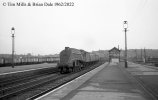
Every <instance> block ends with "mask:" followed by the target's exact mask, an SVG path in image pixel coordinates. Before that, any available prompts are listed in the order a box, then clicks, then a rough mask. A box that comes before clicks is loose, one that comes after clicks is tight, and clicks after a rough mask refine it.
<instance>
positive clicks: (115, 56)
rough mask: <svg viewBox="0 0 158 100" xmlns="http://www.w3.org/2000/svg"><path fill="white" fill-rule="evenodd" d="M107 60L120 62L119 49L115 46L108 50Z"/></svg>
mask: <svg viewBox="0 0 158 100" xmlns="http://www.w3.org/2000/svg"><path fill="white" fill-rule="evenodd" d="M109 62H120V50H119V49H118V48H116V47H114V48H112V49H111V50H109Z"/></svg>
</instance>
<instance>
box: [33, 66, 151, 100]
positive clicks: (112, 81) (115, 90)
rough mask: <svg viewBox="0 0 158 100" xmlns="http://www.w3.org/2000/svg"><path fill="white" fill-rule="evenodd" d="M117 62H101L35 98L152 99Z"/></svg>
mask: <svg viewBox="0 0 158 100" xmlns="http://www.w3.org/2000/svg"><path fill="white" fill-rule="evenodd" d="M123 70H124V69H122V68H121V67H120V66H119V65H118V64H116V63H110V64H103V65H102V66H100V67H98V68H97V69H95V71H94V70H93V72H91V73H88V74H86V75H84V76H82V77H80V78H78V79H76V80H74V81H72V82H70V83H68V84H66V85H64V86H62V87H60V88H58V89H56V90H54V91H52V92H49V93H47V94H45V95H43V96H42V97H40V98H38V99H36V100H152V98H151V97H150V96H149V95H148V94H147V93H146V92H145V91H144V90H143V89H142V88H141V87H140V86H139V85H138V83H137V82H136V80H134V79H133V78H131V77H130V76H129V74H128V75H127V73H125V71H123Z"/></svg>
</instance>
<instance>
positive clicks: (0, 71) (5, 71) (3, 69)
mask: <svg viewBox="0 0 158 100" xmlns="http://www.w3.org/2000/svg"><path fill="white" fill-rule="evenodd" d="M56 65H57V64H56V63H43V64H33V65H22V66H15V67H14V68H12V67H11V66H10V67H9V66H8V67H0V75H3V74H9V73H16V72H20V71H29V70H36V69H40V68H47V67H55V66H56Z"/></svg>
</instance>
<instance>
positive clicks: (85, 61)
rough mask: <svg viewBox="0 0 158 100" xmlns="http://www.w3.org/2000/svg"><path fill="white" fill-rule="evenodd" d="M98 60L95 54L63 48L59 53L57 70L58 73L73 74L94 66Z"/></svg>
mask: <svg viewBox="0 0 158 100" xmlns="http://www.w3.org/2000/svg"><path fill="white" fill-rule="evenodd" d="M99 60H100V58H99V55H96V54H95V53H90V52H86V51H84V50H78V49H75V48H69V47H65V49H64V50H62V51H61V52H60V62H59V63H58V69H59V72H60V73H68V72H74V71H77V70H81V69H82V68H84V67H86V66H88V65H91V64H94V63H96V62H98V61H99Z"/></svg>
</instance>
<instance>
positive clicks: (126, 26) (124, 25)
mask: <svg viewBox="0 0 158 100" xmlns="http://www.w3.org/2000/svg"><path fill="white" fill-rule="evenodd" d="M123 28H124V31H125V68H127V67H128V65H127V35H126V32H127V28H128V22H127V21H124V23H123Z"/></svg>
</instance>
